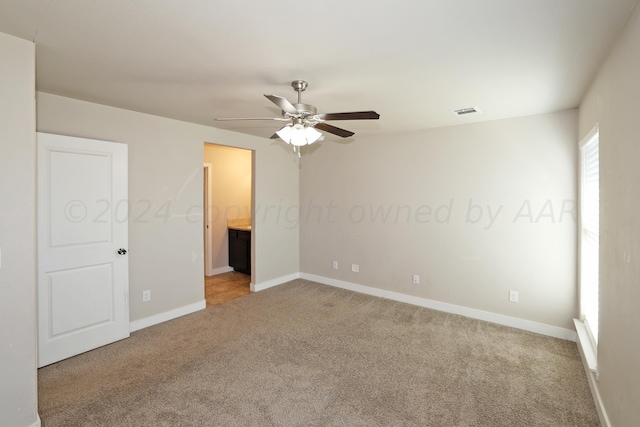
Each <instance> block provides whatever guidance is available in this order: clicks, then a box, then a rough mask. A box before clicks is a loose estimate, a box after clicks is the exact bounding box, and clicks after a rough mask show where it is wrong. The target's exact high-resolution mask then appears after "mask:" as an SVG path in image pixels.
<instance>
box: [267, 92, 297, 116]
mask: <svg viewBox="0 0 640 427" xmlns="http://www.w3.org/2000/svg"><path fill="white" fill-rule="evenodd" d="M265 96H266V97H267V98H269V101H271V102H273V103H274V104H276V105H277V106H278V107H280V109H281V110H282V111H284V112H285V113H289V114H298V110H296V107H294V106H293V104H291V103H290V102H289V101H287V100H286V99H285V98H283V97H281V96H277V95H265Z"/></svg>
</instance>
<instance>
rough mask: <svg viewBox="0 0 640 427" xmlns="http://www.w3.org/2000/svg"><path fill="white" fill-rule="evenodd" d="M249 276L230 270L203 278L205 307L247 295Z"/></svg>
mask: <svg viewBox="0 0 640 427" xmlns="http://www.w3.org/2000/svg"><path fill="white" fill-rule="evenodd" d="M250 282H251V276H249V275H248V274H243V273H238V272H237V271H231V272H229V273H222V274H217V275H215V276H207V277H205V278H204V296H205V298H206V300H207V307H209V306H212V305H215V304H220V303H223V302H225V301H229V300H232V299H234V298H239V297H241V296H243V295H247V294H248V293H249V292H250V290H249V283H250Z"/></svg>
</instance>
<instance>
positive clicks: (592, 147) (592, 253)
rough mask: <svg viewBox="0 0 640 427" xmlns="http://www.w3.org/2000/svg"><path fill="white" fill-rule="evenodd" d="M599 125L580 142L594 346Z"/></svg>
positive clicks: (585, 302)
mask: <svg viewBox="0 0 640 427" xmlns="http://www.w3.org/2000/svg"><path fill="white" fill-rule="evenodd" d="M599 145H600V144H599V133H598V128H597V126H596V127H595V128H594V129H592V130H591V132H589V134H588V135H587V136H586V137H585V138H584V139H583V140H582V142H581V143H580V159H581V191H580V197H581V206H580V224H581V236H580V312H581V317H582V320H583V321H584V323H585V325H586V327H587V331H588V332H589V335H590V338H591V340H592V341H593V344H594V346H595V347H597V344H598V293H599V280H598V275H599V271H600V269H599V253H600V250H599V249H600V147H599Z"/></svg>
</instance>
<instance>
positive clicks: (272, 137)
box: [269, 133, 280, 139]
mask: <svg viewBox="0 0 640 427" xmlns="http://www.w3.org/2000/svg"><path fill="white" fill-rule="evenodd" d="M278 138H280V137H279V136H278V134H277V133H274V134H273V135H271V137H270V138H269V139H278Z"/></svg>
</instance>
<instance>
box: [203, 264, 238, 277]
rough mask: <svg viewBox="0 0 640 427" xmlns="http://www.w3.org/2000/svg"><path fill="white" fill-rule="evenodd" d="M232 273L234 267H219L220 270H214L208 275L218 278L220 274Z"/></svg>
mask: <svg viewBox="0 0 640 427" xmlns="http://www.w3.org/2000/svg"><path fill="white" fill-rule="evenodd" d="M230 271H233V267H229V266H226V267H218V268H214V269H213V270H210V271H209V273H210V274H207V276H217V275H218V274H222V273H228V272H230Z"/></svg>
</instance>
